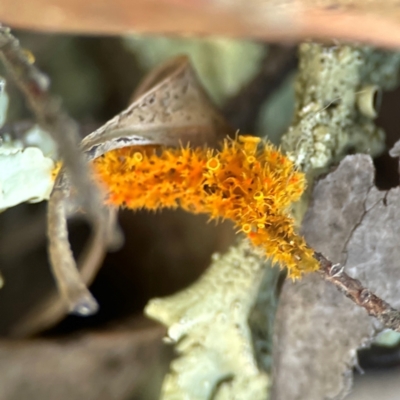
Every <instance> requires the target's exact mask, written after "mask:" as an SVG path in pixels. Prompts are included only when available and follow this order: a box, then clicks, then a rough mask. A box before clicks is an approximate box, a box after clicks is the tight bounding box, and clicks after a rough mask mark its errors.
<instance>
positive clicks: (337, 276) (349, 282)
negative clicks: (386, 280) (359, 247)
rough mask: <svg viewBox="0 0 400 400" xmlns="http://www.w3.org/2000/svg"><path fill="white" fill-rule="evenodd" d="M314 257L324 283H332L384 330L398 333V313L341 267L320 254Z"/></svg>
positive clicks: (399, 322) (399, 316) (399, 321)
mask: <svg viewBox="0 0 400 400" xmlns="http://www.w3.org/2000/svg"><path fill="white" fill-rule="evenodd" d="M314 257H315V258H316V259H317V260H318V262H319V264H320V270H319V272H320V273H321V274H322V276H323V278H324V279H325V280H326V281H328V282H331V283H333V284H334V285H335V286H336V287H337V289H339V290H340V291H341V292H342V293H343V294H344V295H345V296H346V297H348V298H349V299H350V300H352V301H353V302H354V303H356V304H357V305H358V306H360V307H363V308H364V309H365V310H366V311H367V313H368V314H369V315H370V316H372V317H375V318H376V319H378V321H379V322H381V323H382V324H383V325H384V326H385V328H388V329H393V330H394V331H397V332H400V311H398V310H396V309H394V308H393V307H391V306H390V304H388V303H386V301H384V300H382V299H381V298H379V297H378V296H376V295H375V294H374V293H372V292H371V290H369V289H367V288H365V287H364V286H363V285H362V284H361V282H360V281H359V280H358V279H354V278H352V277H350V276H349V275H347V274H346V273H345V272H344V266H343V265H341V264H333V263H332V262H331V261H329V260H328V259H327V258H326V257H325V256H323V255H322V254H321V253H317V252H316V253H314Z"/></svg>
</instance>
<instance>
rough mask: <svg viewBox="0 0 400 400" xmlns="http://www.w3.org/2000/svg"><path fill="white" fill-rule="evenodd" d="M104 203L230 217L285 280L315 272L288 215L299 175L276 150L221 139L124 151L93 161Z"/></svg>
mask: <svg viewBox="0 0 400 400" xmlns="http://www.w3.org/2000/svg"><path fill="white" fill-rule="evenodd" d="M93 164H94V167H95V171H96V172H95V173H96V174H97V178H98V179H99V180H100V181H101V182H103V183H104V185H105V188H106V190H107V192H108V197H107V201H108V203H110V204H113V205H116V206H124V207H128V208H130V209H141V208H146V209H150V210H156V209H160V208H164V207H167V208H175V207H178V206H179V207H182V208H184V209H185V210H188V211H190V212H193V213H207V214H209V215H210V216H211V218H213V219H218V218H222V219H225V218H229V219H231V220H232V221H234V223H235V224H236V226H237V227H238V229H239V231H242V232H244V233H245V234H247V235H248V237H249V238H250V240H251V241H252V242H253V243H254V244H255V245H256V246H262V247H263V248H264V249H265V253H266V255H267V256H269V257H271V258H272V259H273V261H274V262H277V263H279V264H280V266H281V267H283V266H286V267H287V268H288V271H289V276H290V277H292V278H297V277H299V276H301V274H302V273H303V272H308V271H314V270H316V269H317V268H318V264H317V262H316V260H315V259H314V258H313V251H312V250H311V249H310V248H308V247H307V246H306V244H305V242H304V239H303V238H302V237H301V236H298V235H297V234H296V232H295V229H294V221H293V219H292V218H291V216H290V214H289V207H290V205H291V203H292V202H294V201H297V200H298V199H299V198H300V196H301V194H302V193H303V191H304V188H305V178H304V175H303V174H302V173H301V172H299V171H297V170H296V168H295V166H294V164H293V163H292V162H291V161H290V160H289V159H288V158H286V157H285V156H284V155H283V154H281V153H280V151H279V150H277V149H276V148H274V147H273V146H272V145H270V144H267V143H265V142H263V141H261V140H260V139H258V138H256V137H252V136H239V137H238V138H237V139H236V140H231V139H226V140H225V141H224V143H223V146H222V149H221V150H211V149H201V148H197V149H191V148H189V147H181V148H176V149H171V148H162V149H158V150H157V149H156V148H146V147H125V148H122V149H118V150H113V151H110V152H108V153H106V154H105V155H103V156H102V157H99V158H97V159H96V160H94V161H93Z"/></svg>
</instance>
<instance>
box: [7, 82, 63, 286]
mask: <svg viewBox="0 0 400 400" xmlns="http://www.w3.org/2000/svg"><path fill="white" fill-rule="evenodd" d="M7 109H8V96H7V93H6V91H5V81H4V80H1V79H0V127H1V126H3V124H4V122H5V120H6V116H7ZM27 146H29V147H27ZM31 146H32V147H31ZM33 146H34V147H33ZM42 149H43V150H44V151H45V153H46V154H44V153H43V150H42ZM55 153H56V149H55V144H54V142H53V140H52V139H51V138H50V136H49V134H48V133H47V132H44V131H43V130H41V129H40V128H39V127H37V126H34V127H33V128H32V129H30V130H29V131H27V132H26V133H25V135H24V137H23V138H21V140H12V139H11V138H10V136H9V135H8V134H7V133H5V134H3V136H2V137H0V212H1V211H3V210H6V209H7V208H10V207H14V206H16V205H17V204H20V203H23V202H26V201H27V202H31V203H34V202H39V201H42V200H48V198H49V196H50V192H51V190H52V188H53V184H54V182H53V178H52V171H53V169H54V161H53V160H52V159H51V158H50V157H51V156H55ZM0 281H1V278H0ZM0 285H1V282H0Z"/></svg>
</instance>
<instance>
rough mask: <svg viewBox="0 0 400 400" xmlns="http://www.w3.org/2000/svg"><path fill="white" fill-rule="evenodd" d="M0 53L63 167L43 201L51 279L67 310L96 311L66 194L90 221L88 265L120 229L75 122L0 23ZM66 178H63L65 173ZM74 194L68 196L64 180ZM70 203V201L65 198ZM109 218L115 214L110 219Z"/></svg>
mask: <svg viewBox="0 0 400 400" xmlns="http://www.w3.org/2000/svg"><path fill="white" fill-rule="evenodd" d="M0 58H1V59H2V61H3V63H4V65H5V66H6V68H7V70H8V72H9V73H10V75H11V76H12V78H13V79H14V81H15V83H16V84H17V86H18V87H19V89H20V90H21V91H22V92H23V93H24V95H25V97H26V99H27V101H28V104H29V106H30V108H31V109H32V111H33V112H34V114H35V116H36V119H37V121H38V123H39V124H40V125H41V126H42V127H43V128H44V129H45V130H46V131H48V132H49V133H50V135H51V136H52V138H53V139H54V141H55V142H56V143H57V145H58V148H59V152H60V156H61V158H62V161H63V170H64V169H65V171H66V172H67V177H66V176H64V174H63V173H61V174H60V175H59V177H58V178H57V180H56V183H55V187H54V189H53V194H52V198H51V199H50V201H49V207H48V221H49V223H48V238H49V253H50V260H51V264H52V268H53V273H54V275H55V277H56V281H57V285H58V287H59V289H60V292H61V294H62V295H63V297H64V300H65V301H66V303H67V304H68V307H69V310H70V311H72V312H75V313H78V314H81V315H88V314H92V313H94V312H96V310H97V303H96V301H95V300H94V298H93V297H92V295H91V294H90V292H89V291H88V289H87V287H86V285H85V284H84V282H83V281H82V278H81V275H80V273H79V271H78V268H77V266H76V262H75V260H74V257H73V255H72V252H71V249H70V245H69V240H68V230H67V214H68V213H67V210H66V208H67V200H68V201H69V202H70V203H71V202H74V203H75V205H76V206H77V208H80V209H81V210H83V211H84V212H85V214H84V216H85V218H87V219H88V221H89V222H90V223H91V225H92V227H93V231H94V232H93V237H95V238H96V240H95V241H92V243H94V244H95V245H96V247H97V248H93V247H92V248H91V249H90V250H89V253H88V257H86V260H89V264H90V266H89V268H88V267H87V266H85V265H84V266H83V267H82V272H85V271H86V270H88V269H93V265H92V264H93V262H94V261H97V260H100V259H101V254H104V252H105V250H106V248H107V247H109V246H113V245H114V246H115V244H116V241H118V240H120V239H121V235H120V234H118V233H119V232H118V231H117V230H116V224H111V223H110V211H109V210H107V208H106V207H104V205H103V199H102V196H101V194H100V191H99V190H98V188H97V186H96V185H95V183H94V182H92V180H91V179H90V177H89V171H88V168H87V162H86V160H85V158H84V156H83V154H82V153H81V152H80V150H79V142H80V138H79V134H78V126H77V124H76V123H75V121H74V120H73V119H72V118H70V117H69V116H68V114H67V113H66V112H65V111H64V110H63V108H62V106H61V101H60V100H59V99H58V98H55V97H53V96H52V95H51V94H50V93H49V86H50V84H49V80H48V78H47V76H46V75H44V74H43V73H42V72H41V71H39V70H38V69H37V68H36V67H35V66H34V65H33V63H32V60H31V59H30V57H29V56H28V54H27V52H24V51H23V49H21V47H20V44H19V41H18V40H17V39H16V38H15V37H14V36H13V35H12V34H11V32H10V29H9V28H7V27H5V26H3V25H0ZM67 178H68V179H67ZM69 181H70V182H71V185H72V187H73V188H74V190H75V191H76V193H77V195H76V196H74V197H73V198H72V196H71V193H70V183H69ZM69 205H71V204H69ZM114 220H115V219H114Z"/></svg>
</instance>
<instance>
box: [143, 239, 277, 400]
mask: <svg viewBox="0 0 400 400" xmlns="http://www.w3.org/2000/svg"><path fill="white" fill-rule="evenodd" d="M271 271H273V273H274V274H275V273H276V271H274V270H273V269H271V268H266V263H265V260H264V257H263V256H262V255H261V254H260V253H259V251H258V250H255V249H253V248H252V247H251V245H250V244H249V243H248V242H247V241H243V242H242V243H241V244H239V246H238V247H232V248H231V249H230V250H229V251H228V252H227V253H226V254H225V255H223V256H220V255H214V256H213V260H212V264H211V266H210V267H209V269H208V270H207V272H206V273H205V274H204V275H203V276H202V277H201V278H200V279H199V280H198V281H197V282H196V283H194V284H193V285H192V286H190V287H189V288H187V289H185V290H184V291H182V292H179V293H177V294H175V295H172V296H170V297H167V298H163V299H153V300H151V301H150V302H149V304H148V305H147V307H146V309H145V312H146V314H147V315H148V316H150V317H151V318H153V319H156V320H157V321H160V322H161V323H163V324H164V325H166V326H167V327H168V340H169V341H170V342H172V343H176V350H177V352H178V354H179V357H178V358H177V359H176V360H174V361H173V362H172V364H171V370H170V372H169V374H168V375H167V376H166V378H165V380H164V384H163V388H162V395H161V399H164V400H189V399H190V400H211V399H213V400H248V399H252V400H264V399H266V398H267V389H268V385H269V378H268V375H267V373H266V372H265V371H264V370H263V369H262V368H260V367H259V366H258V363H257V360H256V357H255V355H254V351H253V338H252V333H251V330H250V327H249V323H248V320H249V315H250V313H251V312H252V310H253V308H254V305H255V303H256V301H257V296H258V292H259V289H260V285H261V284H262V282H263V275H264V273H270V272H271ZM264 282H265V279H264Z"/></svg>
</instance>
